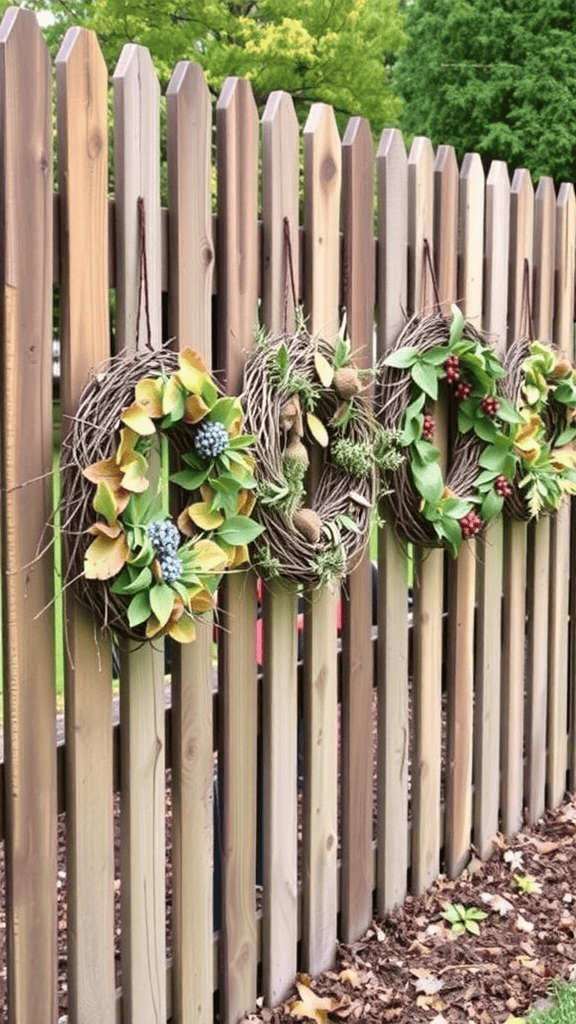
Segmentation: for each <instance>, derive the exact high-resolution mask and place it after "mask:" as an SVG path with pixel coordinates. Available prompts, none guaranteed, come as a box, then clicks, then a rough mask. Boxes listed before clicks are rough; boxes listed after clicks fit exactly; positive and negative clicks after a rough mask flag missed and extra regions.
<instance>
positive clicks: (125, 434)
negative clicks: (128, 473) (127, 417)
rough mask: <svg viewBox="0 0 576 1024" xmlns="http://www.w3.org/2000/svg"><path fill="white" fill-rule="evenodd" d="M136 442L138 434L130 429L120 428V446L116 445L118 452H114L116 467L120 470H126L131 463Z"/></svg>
mask: <svg viewBox="0 0 576 1024" xmlns="http://www.w3.org/2000/svg"><path fill="white" fill-rule="evenodd" d="M137 440H138V434H137V433H136V432H135V431H134V430H130V427H122V430H121V431H120V444H119V445H118V451H117V452H116V465H118V466H119V467H120V469H122V470H124V469H126V466H127V465H128V463H129V462H132V459H133V458H134V455H135V454H136V453H135V451H134V445H135V444H136V442H137Z"/></svg>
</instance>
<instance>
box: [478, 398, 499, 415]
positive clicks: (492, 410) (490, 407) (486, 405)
mask: <svg viewBox="0 0 576 1024" xmlns="http://www.w3.org/2000/svg"><path fill="white" fill-rule="evenodd" d="M481 405H482V411H483V412H485V413H486V415H487V416H495V415H496V413H497V412H498V409H499V408H500V402H498V401H497V400H496V399H495V398H491V397H490V396H489V395H487V396H486V398H483V399H482V403H481Z"/></svg>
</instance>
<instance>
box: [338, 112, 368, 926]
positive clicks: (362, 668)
mask: <svg viewBox="0 0 576 1024" xmlns="http://www.w3.org/2000/svg"><path fill="white" fill-rule="evenodd" d="M373 183H374V146H373V143H372V134H371V131H370V125H369V123H368V121H366V120H364V119H362V118H359V117H353V118H351V119H350V121H349V122H348V125H347V128H346V131H345V133H344V138H343V140H342V192H343V217H344V266H343V271H342V276H343V281H344V294H343V302H344V306H345V307H346V312H347V326H348V333H349V337H350V342H351V345H352V351H353V352H355V353H356V357H355V358H356V362H357V365H358V366H362V367H368V366H371V365H372V361H373V358H372V346H373V333H374V297H375V296H374V291H375V269H376V268H375V250H374V238H373V233H372V219H373V206H374V197H373ZM345 589H346V590H347V598H346V599H344V598H343V602H342V609H343V629H342V711H341V719H340V721H341V729H342V744H341V750H342V766H341V793H342V798H341V803H342V840H341V846H342V869H341V873H340V913H341V916H342V926H341V928H342V938H343V940H344V942H355V941H356V940H357V939H359V938H360V936H361V935H363V934H364V932H365V931H366V929H367V928H368V926H369V924H370V921H371V919H372V885H373V874H374V868H373V858H372V761H373V755H372V743H371V742H370V737H371V735H372V694H373V690H372V681H373V675H374V655H373V652H372V563H371V561H370V552H369V551H367V552H366V554H365V555H364V558H363V559H362V561H361V562H360V564H359V565H358V566H357V567H356V568H355V569H354V571H353V572H352V573H351V574H350V576H349V577H348V582H347V586H346V588H345Z"/></svg>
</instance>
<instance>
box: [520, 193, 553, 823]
mask: <svg viewBox="0 0 576 1024" xmlns="http://www.w3.org/2000/svg"><path fill="white" fill-rule="evenodd" d="M555 228H556V195H555V192H554V182H553V181H552V179H551V178H545V177H544V178H541V179H540V181H539V183H538V188H537V190H536V196H535V201H534V269H533V289H534V331H535V334H536V337H537V338H541V339H542V340H543V341H551V340H552V318H553V313H554V274H555V255H556V244H555ZM549 584H550V517H549V516H544V517H542V519H541V520H540V521H539V522H537V523H531V524H530V528H529V531H528V567H527V589H526V615H527V627H526V629H527V632H526V722H525V737H524V749H525V755H526V757H525V779H524V791H525V801H526V807H527V811H528V816H529V819H530V821H535V820H536V819H537V818H539V817H540V816H541V815H542V814H543V813H544V807H545V786H546V735H547V731H546V703H547V689H548V602H549Z"/></svg>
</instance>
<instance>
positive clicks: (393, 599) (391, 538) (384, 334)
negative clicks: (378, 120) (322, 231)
mask: <svg viewBox="0 0 576 1024" xmlns="http://www.w3.org/2000/svg"><path fill="white" fill-rule="evenodd" d="M376 159H377V166H378V198H379V206H378V334H377V351H378V356H379V357H381V356H382V355H384V353H385V351H386V349H387V347H388V346H390V345H392V344H393V343H394V341H395V340H396V338H397V336H398V334H399V332H400V330H401V328H402V326H403V324H404V312H405V310H406V306H407V260H406V251H407V245H408V161H407V157H406V150H405V148H404V142H403V139H402V135H401V133H400V132H399V131H397V130H396V129H394V128H387V129H386V130H385V131H383V132H382V136H381V139H380V145H379V147H378V153H377V158H376ZM377 651H378V653H377V665H378V668H377V674H378V797H377V803H378V859H377V872H378V874H377V880H376V881H377V885H376V889H377V902H378V913H379V914H380V915H381V916H382V917H384V915H385V914H387V913H389V912H390V911H391V910H392V909H393V908H394V907H395V906H398V905H399V904H401V903H402V901H403V900H404V897H405V895H406V884H407V872H408V841H407V839H408V751H409V729H408V592H407V586H406V556H405V553H404V551H403V549H402V546H401V544H400V543H399V541H398V539H397V538H396V536H395V534H394V524H393V523H392V524H390V525H389V526H387V527H386V528H385V529H384V530H381V531H380V534H379V538H378V648H377Z"/></svg>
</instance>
